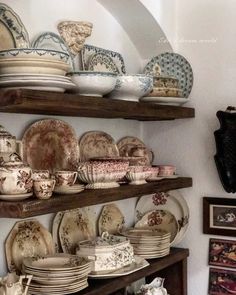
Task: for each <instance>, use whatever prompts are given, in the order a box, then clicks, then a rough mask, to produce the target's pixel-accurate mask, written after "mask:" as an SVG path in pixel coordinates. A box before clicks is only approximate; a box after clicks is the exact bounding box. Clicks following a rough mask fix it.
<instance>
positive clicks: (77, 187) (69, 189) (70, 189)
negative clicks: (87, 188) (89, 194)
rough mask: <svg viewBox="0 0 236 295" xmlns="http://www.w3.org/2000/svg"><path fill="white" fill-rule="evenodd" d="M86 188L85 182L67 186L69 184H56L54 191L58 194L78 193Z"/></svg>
mask: <svg viewBox="0 0 236 295" xmlns="http://www.w3.org/2000/svg"><path fill="white" fill-rule="evenodd" d="M83 190H84V185H83V184H74V185H72V186H67V185H64V186H63V185H62V186H55V188H54V190H53V191H54V193H57V194H68V195H72V194H77V193H80V192H82V191H83Z"/></svg>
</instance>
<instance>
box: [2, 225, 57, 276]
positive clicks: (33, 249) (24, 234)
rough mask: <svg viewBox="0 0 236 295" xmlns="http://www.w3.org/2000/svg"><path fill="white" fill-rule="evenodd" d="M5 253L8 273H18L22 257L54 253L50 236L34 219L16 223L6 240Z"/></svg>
mask: <svg viewBox="0 0 236 295" xmlns="http://www.w3.org/2000/svg"><path fill="white" fill-rule="evenodd" d="M5 252H6V258H7V265H8V269H9V271H11V272H12V271H20V270H21V265H22V261H23V259H24V257H29V256H45V255H47V254H53V253H54V245H53V240H52V236H51V234H50V233H49V232H48V231H47V230H46V229H45V228H44V227H43V226H42V225H41V224H40V223H39V222H38V221H37V220H35V219H29V220H27V221H19V222H16V223H15V225H14V227H13V228H12V230H11V232H10V233H9V235H8V237H7V239H6V243H5Z"/></svg>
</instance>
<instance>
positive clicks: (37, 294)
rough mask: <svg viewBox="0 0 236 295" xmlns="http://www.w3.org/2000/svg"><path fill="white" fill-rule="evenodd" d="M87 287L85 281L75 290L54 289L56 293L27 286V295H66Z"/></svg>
mask: <svg viewBox="0 0 236 295" xmlns="http://www.w3.org/2000/svg"><path fill="white" fill-rule="evenodd" d="M87 287H88V283H87V281H86V282H84V283H82V284H79V285H78V287H76V288H65V287H64V288H58V289H56V290H57V291H47V289H46V290H45V289H43V290H42V289H41V288H39V289H35V288H33V287H30V286H29V292H28V293H29V294H34V295H42V294H43V295H67V294H72V293H77V292H79V291H81V290H83V289H85V288H87Z"/></svg>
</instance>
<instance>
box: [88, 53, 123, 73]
mask: <svg viewBox="0 0 236 295" xmlns="http://www.w3.org/2000/svg"><path fill="white" fill-rule="evenodd" d="M88 70H89V71H95V72H112V73H116V74H119V70H118V68H117V66H116V64H115V63H114V61H113V60H112V58H111V57H109V56H108V55H106V54H105V53H101V52H99V53H95V54H94V55H92V56H91V58H90V59H89V65H88Z"/></svg>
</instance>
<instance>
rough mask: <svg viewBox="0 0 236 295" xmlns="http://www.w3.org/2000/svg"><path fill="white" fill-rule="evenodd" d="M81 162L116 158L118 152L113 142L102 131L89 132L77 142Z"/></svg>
mask: <svg viewBox="0 0 236 295" xmlns="http://www.w3.org/2000/svg"><path fill="white" fill-rule="evenodd" d="M79 146H80V156H81V161H87V160H89V159H91V158H95V157H118V156H119V151H118V148H117V146H116V143H115V140H114V139H113V138H112V137H111V136H110V135H109V134H107V133H105V132H102V131H89V132H86V133H84V134H83V135H82V136H81V137H80V140H79Z"/></svg>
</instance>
